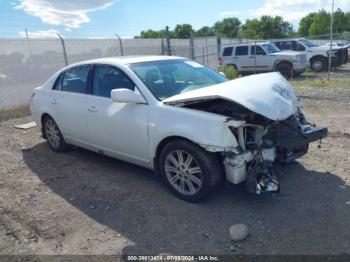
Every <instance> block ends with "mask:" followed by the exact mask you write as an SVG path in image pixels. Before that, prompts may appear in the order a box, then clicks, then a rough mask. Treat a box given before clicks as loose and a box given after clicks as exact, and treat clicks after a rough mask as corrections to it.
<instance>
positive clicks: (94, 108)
mask: <svg viewBox="0 0 350 262" xmlns="http://www.w3.org/2000/svg"><path fill="white" fill-rule="evenodd" d="M88 111H89V112H92V113H95V112H97V109H96V107H94V106H90V107H89V108H88Z"/></svg>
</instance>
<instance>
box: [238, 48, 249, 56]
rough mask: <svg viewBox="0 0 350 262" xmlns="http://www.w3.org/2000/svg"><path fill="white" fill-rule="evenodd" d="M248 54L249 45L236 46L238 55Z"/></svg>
mask: <svg viewBox="0 0 350 262" xmlns="http://www.w3.org/2000/svg"><path fill="white" fill-rule="evenodd" d="M240 55H248V46H237V47H236V56H240Z"/></svg>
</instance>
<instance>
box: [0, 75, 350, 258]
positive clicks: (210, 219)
mask: <svg viewBox="0 0 350 262" xmlns="http://www.w3.org/2000/svg"><path fill="white" fill-rule="evenodd" d="M348 69H349V68H348ZM348 69H346V70H340V71H338V73H335V74H334V75H333V77H335V78H338V75H339V78H344V79H346V77H348V80H344V82H343V86H341V87H337V88H332V89H326V88H323V89H322V88H321V89H320V88H314V87H313V88H298V93H299V95H300V97H301V99H302V100H303V101H304V103H305V111H306V113H307V116H308V118H309V119H310V120H311V121H313V122H316V123H317V124H318V125H321V126H327V127H329V131H330V135H329V137H328V138H326V139H325V140H324V141H323V143H322V147H321V148H318V147H317V144H313V145H312V146H311V148H310V152H309V154H308V155H306V156H304V157H303V158H302V159H300V160H299V161H298V162H296V163H294V164H291V165H288V166H286V167H280V168H279V171H280V175H279V181H280V183H281V190H282V192H281V193H280V194H275V195H262V196H254V195H249V194H248V193H247V192H246V190H245V187H244V186H228V185H225V186H224V187H222V188H221V190H220V192H218V193H217V194H215V195H214V196H213V197H212V198H210V199H209V200H207V201H205V202H202V203H199V204H191V203H187V202H183V201H181V200H179V199H177V198H175V197H174V196H172V195H171V194H170V193H169V192H168V191H167V190H166V189H165V187H164V186H163V185H162V183H161V181H160V179H159V178H158V177H156V176H154V175H153V173H152V172H150V171H148V170H145V169H143V168H140V167H137V166H134V165H130V164H127V163H124V162H120V161H117V160H114V159H111V158H107V157H104V156H101V155H98V154H95V153H91V152H88V151H85V150H82V149H74V150H71V151H70V152H68V153H64V154H57V153H54V152H52V151H50V150H49V148H48V146H47V144H46V142H45V141H44V140H43V139H42V138H41V137H40V132H39V130H38V129H37V128H33V129H30V130H27V131H21V130H17V129H14V128H13V126H14V124H16V123H24V122H27V121H29V120H30V118H29V117H26V118H19V119H16V120H10V121H6V122H1V123H0V134H1V135H0V145H1V150H0V254H153V255H156V254H161V253H162V254H202V253H207V254H350V222H349V221H350V220H349V218H350V163H349V156H350V154H349V148H350V88H349V86H350V70H348ZM321 76H322V77H324V75H321ZM297 81H299V80H296V82H297ZM300 81H301V80H300ZM297 85H298V86H302V84H300V83H298V84H297ZM235 223H244V224H246V225H248V226H249V228H250V235H249V237H248V238H247V239H246V240H244V241H242V242H240V243H238V244H234V243H231V242H230V239H229V234H228V229H229V227H230V226H231V225H232V224H235Z"/></svg>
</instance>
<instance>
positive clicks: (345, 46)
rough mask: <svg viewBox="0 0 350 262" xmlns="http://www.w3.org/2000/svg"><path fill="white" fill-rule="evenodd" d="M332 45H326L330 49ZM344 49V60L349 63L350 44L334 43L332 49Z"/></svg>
mask: <svg viewBox="0 0 350 262" xmlns="http://www.w3.org/2000/svg"><path fill="white" fill-rule="evenodd" d="M330 45H331V43H327V44H325V46H327V47H328V48H329V46H330ZM334 47H336V48H343V50H344V59H345V61H346V62H348V61H349V56H350V43H348V42H336V43H332V48H334Z"/></svg>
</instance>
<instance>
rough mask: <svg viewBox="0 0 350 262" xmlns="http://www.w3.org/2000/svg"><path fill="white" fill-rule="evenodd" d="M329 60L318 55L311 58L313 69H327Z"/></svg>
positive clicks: (319, 70) (318, 70)
mask: <svg viewBox="0 0 350 262" xmlns="http://www.w3.org/2000/svg"><path fill="white" fill-rule="evenodd" d="M326 65H327V61H326V59H325V58H323V57H316V58H313V59H312V60H311V69H312V70H313V71H315V72H321V71H323V70H325V69H326Z"/></svg>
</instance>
